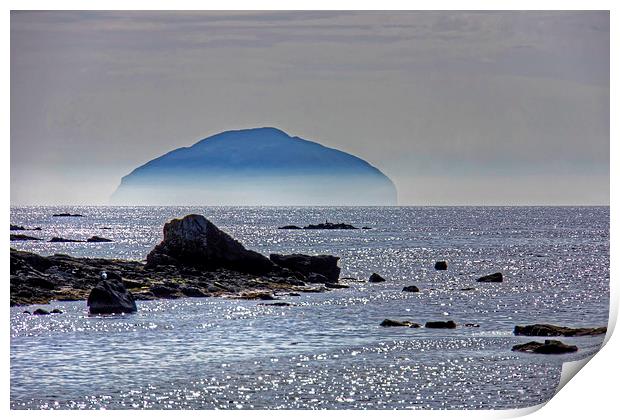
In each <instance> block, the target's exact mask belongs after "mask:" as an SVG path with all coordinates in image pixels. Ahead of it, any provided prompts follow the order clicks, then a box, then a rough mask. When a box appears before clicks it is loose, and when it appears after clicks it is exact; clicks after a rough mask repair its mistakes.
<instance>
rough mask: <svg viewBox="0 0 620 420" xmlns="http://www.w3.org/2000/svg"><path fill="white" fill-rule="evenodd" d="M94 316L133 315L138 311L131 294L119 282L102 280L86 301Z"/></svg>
mask: <svg viewBox="0 0 620 420" xmlns="http://www.w3.org/2000/svg"><path fill="white" fill-rule="evenodd" d="M86 304H87V305H88V310H89V312H90V313H91V314H93V315H104V314H118V313H132V312H136V311H137V310H138V308H137V306H136V301H135V300H134V297H133V295H132V294H131V292H128V291H127V289H125V286H123V283H122V282H121V281H119V280H101V281H100V282H99V283H97V285H96V286H95V287H94V288H93V289H92V290H91V292H90V294H89V295H88V300H87V301H86Z"/></svg>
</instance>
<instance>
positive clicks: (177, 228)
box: [146, 214, 273, 274]
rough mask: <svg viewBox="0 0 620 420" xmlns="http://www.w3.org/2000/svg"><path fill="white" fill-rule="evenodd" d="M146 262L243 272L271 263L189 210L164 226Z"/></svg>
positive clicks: (259, 271) (263, 268)
mask: <svg viewBox="0 0 620 420" xmlns="http://www.w3.org/2000/svg"><path fill="white" fill-rule="evenodd" d="M146 260H147V266H149V267H154V266H159V265H175V266H190V267H195V268H199V269H205V270H213V269H217V268H227V269H231V270H235V271H240V272H245V273H255V274H264V273H267V272H269V271H271V270H272V269H273V263H272V262H271V261H269V259H268V258H266V257H265V256H263V255H261V254H259V253H258V252H254V251H250V250H247V249H245V247H244V246H243V245H241V243H239V242H238V241H236V240H234V239H233V238H231V237H230V236H229V235H228V234H227V233H225V232H222V231H221V230H220V229H218V228H217V227H216V226H215V225H214V224H213V223H211V222H210V221H208V220H207V219H206V218H205V217H204V216H200V215H197V214H190V215H188V216H185V217H183V218H182V219H174V220H171V221H170V222H168V223H166V225H165V226H164V240H163V241H162V242H161V243H160V244H159V245H157V246H156V247H155V248H154V249H153V250H152V251H151V252H150V253H149V254H148V255H147V257H146Z"/></svg>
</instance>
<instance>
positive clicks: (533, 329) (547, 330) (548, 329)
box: [514, 324, 607, 337]
mask: <svg viewBox="0 0 620 420" xmlns="http://www.w3.org/2000/svg"><path fill="white" fill-rule="evenodd" d="M606 332H607V327H598V328H570V327H560V326H557V325H549V324H534V325H517V326H516V327H515V329H514V334H515V335H526V336H535V337H559V336H563V337H582V336H585V335H600V334H605V333H606Z"/></svg>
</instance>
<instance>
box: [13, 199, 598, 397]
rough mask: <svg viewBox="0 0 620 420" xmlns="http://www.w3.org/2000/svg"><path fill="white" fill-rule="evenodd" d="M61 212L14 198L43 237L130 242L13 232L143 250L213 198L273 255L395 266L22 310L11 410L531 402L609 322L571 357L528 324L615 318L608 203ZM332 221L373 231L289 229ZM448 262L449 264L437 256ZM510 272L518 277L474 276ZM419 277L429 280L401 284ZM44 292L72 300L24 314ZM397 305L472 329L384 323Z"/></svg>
mask: <svg viewBox="0 0 620 420" xmlns="http://www.w3.org/2000/svg"><path fill="white" fill-rule="evenodd" d="M55 210H56V209H51V208H41V207H38V208H14V209H12V214H11V223H14V224H22V225H27V226H41V227H42V228H43V230H42V231H40V232H37V234H39V235H40V236H41V237H43V238H47V237H48V236H49V237H52V236H63V237H70V238H73V237H75V238H77V239H80V238H82V236H84V237H88V236H92V235H93V234H96V233H97V232H96V229H97V228H99V227H101V226H107V227H111V228H112V229H109V230H103V231H100V232H98V233H100V234H101V232H104V233H103V234H102V235H101V236H106V237H110V238H112V239H115V242H114V243H111V244H84V243H80V244H52V243H13V244H12V246H14V247H18V248H20V249H29V250H35V251H36V252H40V253H44V254H45V253H46V254H49V253H53V252H65V253H70V254H72V255H85V256H115V257H118V256H123V257H124V258H136V259H141V258H143V257H144V256H145V255H146V253H147V252H148V250H150V248H151V247H152V246H153V245H154V244H155V243H157V242H158V241H159V240H160V239H161V238H160V235H161V233H160V232H161V227H162V225H163V222H164V221H165V220H166V219H169V218H171V217H173V216H181V215H184V214H187V213H190V212H198V213H201V214H205V215H206V216H207V217H209V218H210V219H211V220H213V221H214V222H215V223H216V224H217V225H219V226H221V227H222V228H224V229H225V230H227V231H228V232H230V233H231V234H232V235H233V236H234V237H236V238H239V239H241V240H242V242H244V244H246V245H247V246H249V247H251V248H253V249H257V250H259V251H261V252H264V253H269V252H305V253H322V252H325V253H331V254H334V255H339V256H341V257H342V260H341V266H342V267H343V273H342V275H343V276H352V277H357V278H360V279H367V277H368V275H369V274H370V273H372V272H375V271H376V272H379V273H381V274H382V275H383V276H384V277H386V278H388V281H387V282H386V283H381V284H369V283H361V282H351V283H350V284H351V288H350V289H345V290H336V291H330V292H326V293H323V294H307V295H304V296H300V297H286V298H283V299H285V300H287V301H289V302H292V303H295V304H296V306H291V307H272V306H263V305H260V304H259V302H251V301H235V300H225V299H215V298H203V299H200V298H196V299H179V300H173V301H157V302H139V311H138V313H137V314H134V315H129V316H124V317H88V316H87V315H86V307H85V302H56V303H53V304H52V305H49V306H45V305H43V306H33V307H31V308H11V406H12V408H100V407H105V408H517V407H526V406H531V405H535V404H538V403H540V402H543V401H545V400H546V399H548V398H550V397H551V396H552V394H553V392H554V390H555V386H556V385H557V382H558V380H559V375H560V371H561V362H563V361H566V360H574V359H578V358H582V357H585V356H586V355H588V354H591V353H593V352H595V351H596V349H597V348H598V347H599V346H600V343H601V341H602V337H585V338H563V339H562V340H563V341H564V342H567V343H570V344H573V343H574V344H576V345H577V346H579V349H580V351H579V352H578V353H576V354H572V355H567V356H535V355H528V354H519V353H514V352H511V351H510V348H511V347H512V346H513V345H514V344H517V343H522V342H526V341H530V338H528V337H514V336H513V335H512V329H513V327H514V325H516V324H525V323H533V322H549V323H555V324H561V325H569V326H598V325H605V324H606V323H607V314H608V293H609V209H608V208H607V207H605V208H385V209H375V208H354V209H344V208H330V209H317V208H294V209H277V208H274V209H265V208H263V209H257V208H246V209H238V208H237V209H235V208H205V209H195V208H194V209H189V208H181V209H179V208H150V207H142V208H137V207H136V208H122V209H119V208H78V207H75V208H71V209H70V210H71V212H79V213H82V214H86V215H87V217H85V218H77V219H64V218H63V220H58V219H59V218H51V217H49V216H50V215H51V214H52V213H54V212H56V211H55ZM61 210H65V208H63V209H61ZM67 210H68V209H67ZM325 219H329V220H332V221H344V222H348V223H353V224H355V225H359V226H363V225H370V226H373V227H374V229H373V230H368V231H361V230H360V231H322V232H316V231H281V230H277V229H276V227H277V226H279V225H284V224H290V223H295V224H306V223H309V222H315V221H324V220H325ZM437 259H442V260H443V259H445V260H447V261H448V262H449V270H448V271H444V272H442V271H435V270H434V269H433V262H434V261H435V260H437ZM495 271H502V272H503V273H504V275H505V278H506V280H505V282H504V283H501V284H481V283H476V282H475V279H476V278H477V277H478V276H480V275H483V274H489V273H491V272H495ZM412 284H415V285H417V286H418V287H419V288H420V290H421V292H420V293H403V292H401V290H402V287H403V286H406V285H412ZM584 285H587V287H585V286H584ZM468 287H474V288H475V290H461V289H463V288H468ZM36 307H48V308H60V309H62V310H63V311H64V313H63V314H58V315H50V316H41V317H37V316H29V315H27V314H23V313H22V311H23V310H24V309H30V310H32V309H33V308H36ZM384 318H393V319H408V320H411V321H414V322H418V323H422V324H423V323H424V322H426V321H428V320H447V319H453V320H455V321H456V322H457V324H459V325H460V326H459V328H457V329H456V330H430V329H424V328H421V329H410V328H382V327H379V323H380V322H381V321H382V320H383V319H384ZM465 323H476V324H480V327H479V328H470V327H462V326H461V325H463V324H465Z"/></svg>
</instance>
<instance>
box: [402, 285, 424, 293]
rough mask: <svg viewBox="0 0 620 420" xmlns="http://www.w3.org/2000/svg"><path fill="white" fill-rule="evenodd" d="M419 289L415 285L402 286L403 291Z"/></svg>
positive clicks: (412, 291) (415, 291) (416, 290)
mask: <svg viewBox="0 0 620 420" xmlns="http://www.w3.org/2000/svg"><path fill="white" fill-rule="evenodd" d="M419 291H420V289H418V287H417V286H405V287H403V292H411V293H417V292H419Z"/></svg>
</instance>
